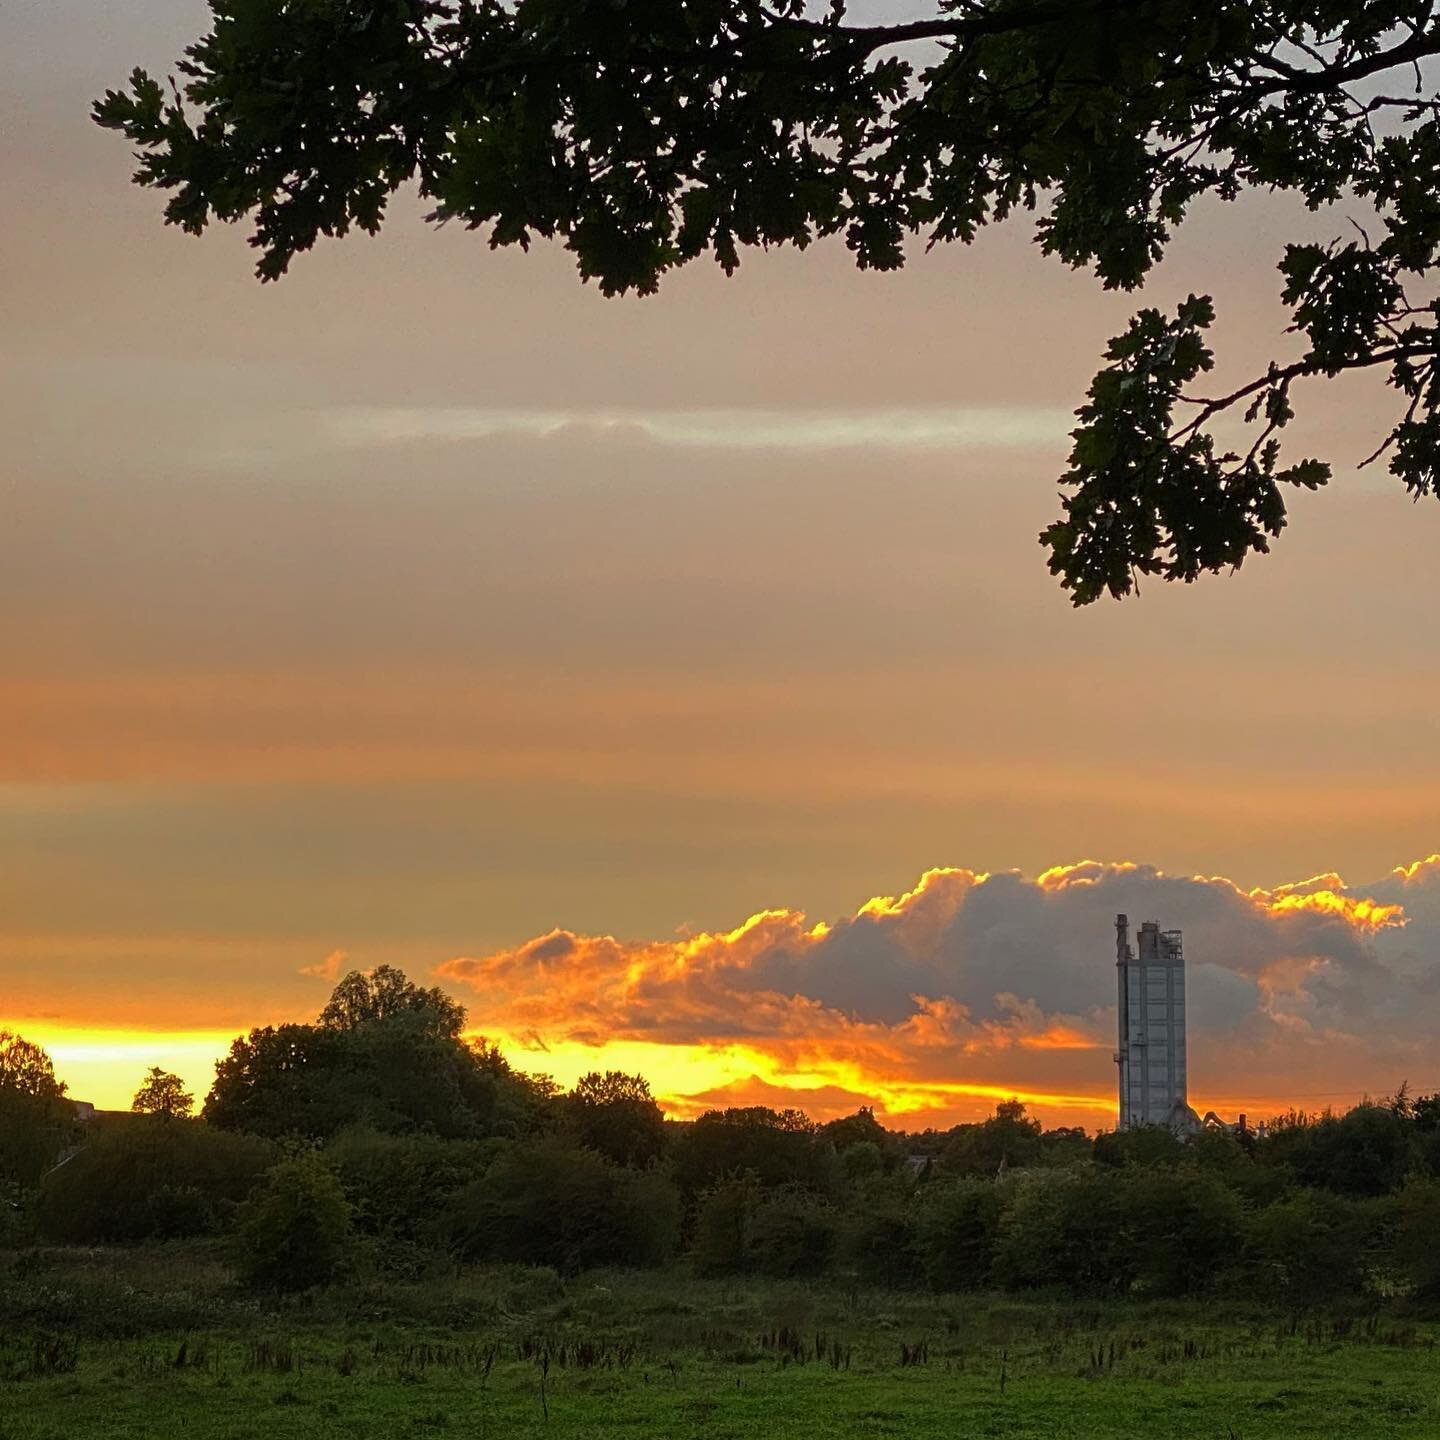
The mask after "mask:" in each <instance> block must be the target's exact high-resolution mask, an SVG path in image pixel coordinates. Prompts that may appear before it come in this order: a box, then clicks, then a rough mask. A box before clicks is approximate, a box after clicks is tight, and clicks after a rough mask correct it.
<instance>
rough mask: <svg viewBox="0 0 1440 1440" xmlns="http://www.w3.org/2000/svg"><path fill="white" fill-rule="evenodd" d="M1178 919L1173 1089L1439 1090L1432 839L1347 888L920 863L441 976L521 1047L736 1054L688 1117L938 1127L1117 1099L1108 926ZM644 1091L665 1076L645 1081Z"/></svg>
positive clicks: (1235, 1102)
mask: <svg viewBox="0 0 1440 1440" xmlns="http://www.w3.org/2000/svg"><path fill="white" fill-rule="evenodd" d="M1119 911H1124V912H1126V913H1128V914H1129V915H1130V916H1131V919H1132V921H1135V922H1138V921H1140V920H1147V919H1156V920H1159V921H1160V922H1161V923H1162V924H1163V925H1165V926H1166V927H1167V928H1179V929H1182V930H1183V931H1184V932H1185V950H1186V957H1187V964H1188V972H1189V974H1188V984H1189V991H1188V993H1189V1000H1190V1004H1189V1011H1190V1068H1191V1077H1192V1079H1191V1086H1192V1100H1193V1101H1194V1102H1195V1103H1197V1104H1198V1105H1199V1106H1200V1107H1201V1108H1204V1107H1206V1106H1210V1105H1214V1106H1216V1107H1217V1108H1222V1107H1223V1108H1229V1109H1236V1108H1248V1109H1249V1110H1250V1111H1251V1112H1253V1113H1274V1112H1276V1111H1279V1110H1283V1109H1285V1108H1287V1107H1288V1106H1289V1105H1291V1104H1294V1105H1296V1106H1299V1107H1300V1108H1305V1109H1320V1108H1324V1106H1325V1105H1327V1104H1334V1105H1336V1106H1339V1105H1343V1104H1346V1103H1351V1102H1353V1101H1354V1100H1355V1099H1358V1098H1359V1097H1360V1096H1361V1095H1362V1094H1364V1093H1367V1092H1368V1093H1380V1092H1382V1091H1384V1090H1386V1089H1388V1088H1391V1087H1393V1086H1395V1085H1397V1084H1399V1083H1400V1082H1401V1081H1402V1080H1405V1079H1408V1080H1409V1081H1410V1082H1411V1083H1412V1085H1415V1086H1417V1087H1418V1088H1422V1089H1426V1088H1436V1087H1437V1086H1440V1063H1437V1062H1436V1060H1435V1059H1434V1058H1433V1056H1434V1045H1433V1036H1434V1034H1435V1030H1436V1027H1437V1024H1440V965H1437V963H1436V961H1437V957H1440V856H1430V857H1429V858H1428V859H1424V860H1419V861H1416V862H1414V863H1413V864H1409V865H1404V866H1400V867H1397V868H1396V869H1395V870H1394V871H1393V872H1392V873H1391V874H1390V875H1388V876H1386V877H1384V878H1383V879H1381V880H1379V881H1377V882H1375V883H1373V884H1369V885H1364V886H1355V887H1352V886H1350V885H1347V884H1346V883H1345V881H1344V880H1343V879H1342V878H1341V877H1340V876H1339V875H1337V874H1334V873H1329V874H1323V875H1317V876H1314V877H1311V878H1310V879H1308V880H1304V881H1299V882H1296V883H1293V884H1287V885H1281V886H1277V887H1276V888H1275V889H1273V890H1260V889H1255V890H1246V889H1243V888H1241V887H1240V886H1238V885H1236V884H1234V883H1233V882H1232V881H1230V880H1227V879H1225V878H1223V877H1203V876H1175V875H1167V874H1165V873H1164V872H1163V871H1161V870H1159V869H1157V868H1155V867H1154V866H1149V865H1142V864H1136V863H1132V862H1109V863H1106V862H1099V861H1083V862H1081V863H1079V864H1072V865H1061V866H1056V867H1055V868H1053V869H1049V870H1046V871H1044V872H1043V873H1041V874H1039V875H1038V876H1035V877H1033V878H1030V877H1027V876H1025V875H1022V874H1020V873H1019V872H1017V871H1005V872H1000V873H994V874H989V873H984V872H979V871H975V870H969V869H959V868H942V869H934V870H929V871H927V872H926V873H925V874H924V875H922V876H921V877H920V879H919V881H918V883H917V884H916V885H915V887H914V889H912V890H910V891H908V892H907V893H905V894H901V895H897V896H879V897H876V898H875V899H872V900H868V901H866V902H865V904H863V905H862V906H860V907H859V909H858V911H857V912H856V913H855V914H854V915H852V916H850V917H848V918H845V919H842V920H839V921H837V922H835V923H833V924H831V923H826V922H824V921H819V922H816V921H813V920H811V919H810V918H809V917H808V916H806V915H804V914H803V913H801V912H799V911H797V910H788V909H780V910H766V911H761V912H759V913H757V914H754V915H752V916H750V917H749V918H748V919H747V920H745V921H744V923H743V924H740V925H738V926H736V927H735V928H734V929H733V930H728V931H723V932H717V933H703V934H696V935H683V936H680V937H678V938H673V939H650V940H645V939H641V940H619V939H616V938H615V937H613V936H608V935H580V934H575V933H572V932H570V931H568V930H553V931H551V932H550V933H549V934H546V935H540V936H536V937H535V938H533V939H531V940H528V941H526V942H525V943H524V944H521V945H517V946H515V947H514V948H511V949H505V950H499V951H496V952H494V953H492V954H489V955H484V956H477V957H459V958H456V959H453V960H451V961H449V962H447V963H446V964H445V965H443V966H441V967H440V974H441V975H442V976H443V977H444V978H445V979H447V980H449V981H451V982H458V983H459V984H460V985H462V986H463V987H465V988H466V989H467V990H468V991H469V992H470V997H469V998H470V999H471V1004H472V1010H473V1013H474V1018H475V1020H476V1023H477V1024H479V1025H481V1026H482V1027H483V1028H486V1029H488V1030H490V1031H491V1032H492V1033H496V1034H503V1035H505V1036H507V1037H509V1038H510V1039H511V1040H512V1042H514V1043H519V1044H520V1045H522V1046H529V1047H531V1048H533V1049H537V1050H538V1049H540V1048H541V1047H553V1046H555V1045H557V1044H560V1045H570V1046H576V1045H579V1046H588V1047H596V1048H597V1050H598V1051H602V1052H603V1047H605V1046H606V1045H610V1044H613V1043H615V1042H637V1041H638V1042H645V1043H648V1044H650V1045H660V1046H672V1047H686V1048H687V1049H693V1048H695V1047H701V1048H706V1049H711V1050H728V1051H730V1052H732V1053H733V1054H735V1055H737V1056H740V1057H744V1058H746V1059H748V1060H750V1061H751V1062H753V1072H752V1073H751V1074H750V1075H749V1076H744V1077H741V1078H738V1079H737V1080H736V1081H735V1082H733V1083H731V1084H728V1085H724V1086H720V1087H717V1088H715V1089H713V1090H710V1091H706V1092H703V1093H698V1094H696V1093H691V1094H672V1095H670V1096H669V1097H668V1098H669V1100H670V1102H671V1105H672V1108H674V1109H676V1110H677V1111H679V1112H681V1113H684V1112H686V1111H693V1110H695V1109H697V1108H704V1107H706V1106H709V1105H713V1104H720V1103H736V1102H737V1101H742V1100H743V1101H746V1102H751V1101H753V1102H757V1103H775V1102H776V1099H777V1097H781V1098H783V1097H786V1096H792V1097H793V1099H792V1100H791V1101H790V1103H796V1104H802V1105H805V1106H806V1108H809V1109H811V1110H812V1111H813V1112H815V1113H818V1114H831V1113H842V1112H843V1111H845V1110H846V1109H850V1108H854V1106H855V1105H856V1104H858V1103H862V1102H863V1103H874V1104H876V1105H877V1106H878V1107H879V1108H880V1109H882V1110H883V1111H885V1112H887V1113H888V1114H890V1115H891V1117H892V1118H893V1119H894V1120H896V1121H897V1122H899V1123H904V1124H907V1125H915V1124H924V1123H948V1122H951V1121H953V1120H954V1119H956V1118H963V1117H966V1116H969V1115H973V1114H977V1113H983V1112H984V1111H985V1110H986V1109H988V1108H989V1106H990V1104H991V1103H992V1102H993V1100H994V1099H995V1098H996V1097H999V1096H1004V1095H1009V1094H1018V1095H1020V1096H1022V1097H1023V1098H1026V1099H1027V1100H1029V1101H1030V1103H1031V1104H1032V1105H1033V1106H1034V1107H1035V1108H1036V1110H1037V1111H1038V1112H1039V1113H1041V1114H1043V1115H1044V1116H1045V1117H1046V1118H1047V1119H1049V1120H1051V1121H1052V1122H1054V1121H1058V1120H1062V1119H1063V1120H1065V1121H1067V1122H1071V1123H1073V1122H1075V1121H1077V1120H1079V1121H1081V1122H1082V1123H1088V1124H1090V1125H1092V1126H1093V1125H1101V1124H1104V1123H1106V1117H1107V1116H1108V1114H1109V1113H1110V1111H1111V1109H1112V1108H1113V1100H1112V1096H1113V1085H1114V1081H1113V1065H1112V1061H1111V1053H1110V1052H1111V1050H1112V1049H1113V1040H1114V1029H1115V1009H1114V991H1115V974H1114V969H1113V964H1114V959H1113V957H1114V946H1113V938H1112V937H1113V928H1112V927H1113V922H1114V917H1115V914H1116V913H1117V912H1119ZM660 1088H661V1089H662V1090H663V1089H664V1082H663V1076H662V1077H660Z"/></svg>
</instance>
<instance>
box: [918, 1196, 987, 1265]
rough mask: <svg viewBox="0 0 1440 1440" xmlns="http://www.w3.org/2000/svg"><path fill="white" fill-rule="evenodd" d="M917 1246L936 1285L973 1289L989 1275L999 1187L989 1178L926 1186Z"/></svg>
mask: <svg viewBox="0 0 1440 1440" xmlns="http://www.w3.org/2000/svg"><path fill="white" fill-rule="evenodd" d="M919 1199H920V1207H919V1210H918V1212H917V1219H916V1226H915V1247H916V1250H917V1252H918V1254H919V1257H920V1265H921V1269H922V1270H923V1272H924V1275H925V1278H926V1279H927V1280H928V1281H929V1283H930V1285H931V1286H932V1287H933V1288H934V1289H936V1290H973V1289H977V1288H978V1287H980V1286H982V1285H986V1284H988V1283H989V1281H990V1272H991V1268H992V1266H993V1264H994V1260H995V1242H996V1238H997V1236H998V1233H999V1228H1000V1192H999V1190H998V1189H997V1188H996V1186H995V1184H994V1182H993V1181H990V1180H957V1181H952V1182H950V1183H948V1184H934V1185H928V1186H926V1187H925V1189H924V1192H923V1194H922V1195H921V1196H920V1197H919Z"/></svg>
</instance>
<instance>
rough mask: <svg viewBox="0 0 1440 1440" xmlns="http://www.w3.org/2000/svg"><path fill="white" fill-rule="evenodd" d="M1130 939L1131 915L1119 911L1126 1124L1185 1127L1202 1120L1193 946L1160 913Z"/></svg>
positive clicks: (1118, 1058) (1118, 1055)
mask: <svg viewBox="0 0 1440 1440" xmlns="http://www.w3.org/2000/svg"><path fill="white" fill-rule="evenodd" d="M1136 941H1137V945H1138V953H1137V950H1136V949H1132V948H1131V945H1130V920H1129V917H1128V916H1125V915H1117V916H1116V917H1115V957H1116V958H1115V965H1116V970H1117V973H1118V975H1119V982H1120V983H1119V993H1120V1014H1119V1047H1120V1048H1119V1049H1118V1050H1117V1051H1116V1052H1115V1063H1116V1065H1117V1066H1119V1070H1120V1077H1119V1078H1120V1128H1121V1129H1122V1130H1130V1129H1134V1128H1135V1127H1136V1126H1139V1125H1166V1126H1169V1127H1170V1128H1171V1129H1172V1130H1175V1131H1176V1132H1177V1133H1182V1134H1183V1133H1190V1132H1192V1131H1193V1130H1195V1129H1196V1128H1198V1123H1199V1122H1198V1120H1197V1119H1196V1117H1195V1112H1194V1111H1193V1110H1191V1109H1190V1103H1189V1097H1188V1093H1187V1089H1186V1079H1185V952H1184V949H1183V948H1182V946H1181V943H1180V932H1179V931H1178V930H1162V929H1161V928H1160V927H1159V925H1157V924H1156V923H1155V922H1154V921H1153V920H1151V921H1146V923H1145V924H1143V925H1141V927H1140V931H1139V934H1138V935H1137V936H1136Z"/></svg>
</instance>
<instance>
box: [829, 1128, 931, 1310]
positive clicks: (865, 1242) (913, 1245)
mask: <svg viewBox="0 0 1440 1440" xmlns="http://www.w3.org/2000/svg"><path fill="white" fill-rule="evenodd" d="M847 1153H848V1152H847ZM920 1214H921V1202H920V1197H919V1196H917V1195H916V1194H914V1193H913V1191H912V1188H911V1187H910V1186H909V1185H908V1184H906V1183H905V1182H904V1181H903V1180H899V1179H897V1180H895V1181H890V1180H880V1181H876V1182H872V1183H871V1184H870V1185H869V1186H867V1187H866V1189H865V1190H864V1191H863V1192H862V1193H861V1194H859V1195H858V1196H856V1198H855V1199H854V1200H853V1201H852V1203H851V1204H850V1206H849V1207H848V1208H847V1211H846V1213H845V1215H844V1217H843V1219H842V1221H841V1229H840V1257H841V1259H842V1261H843V1263H844V1265H845V1268H846V1269H847V1270H849V1271H851V1272H853V1273H854V1275H855V1276H856V1277H857V1278H858V1279H859V1280H862V1281H864V1282H865V1283H866V1284H867V1285H887V1286H888V1285H911V1284H915V1283H917V1282H920V1281H923V1280H924V1279H925V1257H924V1254H923V1252H922V1250H921V1246H920V1229H919V1217H920Z"/></svg>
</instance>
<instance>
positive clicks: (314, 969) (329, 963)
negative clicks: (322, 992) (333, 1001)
mask: <svg viewBox="0 0 1440 1440" xmlns="http://www.w3.org/2000/svg"><path fill="white" fill-rule="evenodd" d="M349 964H350V952H349V951H348V950H332V951H331V952H330V953H329V954H328V955H327V956H326V957H325V958H324V959H323V960H322V961H320V963H319V964H318V965H302V966H301V967H300V974H302V975H310V976H313V977H314V978H315V979H317V980H331V981H334V980H338V979H339V978H340V977H341V976H342V975H343V974H344V973H345V970H346V968H347V967H348V966H349Z"/></svg>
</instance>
